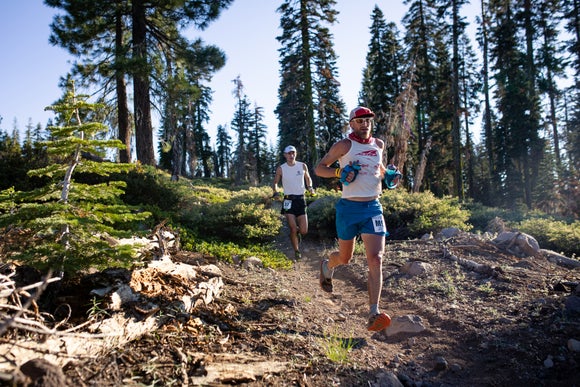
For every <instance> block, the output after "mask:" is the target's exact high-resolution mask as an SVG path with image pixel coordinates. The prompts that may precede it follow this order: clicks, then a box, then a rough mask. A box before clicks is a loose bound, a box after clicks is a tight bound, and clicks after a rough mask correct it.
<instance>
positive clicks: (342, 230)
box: [335, 199, 389, 240]
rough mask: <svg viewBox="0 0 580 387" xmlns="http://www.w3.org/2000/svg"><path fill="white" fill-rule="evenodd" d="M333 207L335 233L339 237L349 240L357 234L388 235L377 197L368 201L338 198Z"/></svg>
mask: <svg viewBox="0 0 580 387" xmlns="http://www.w3.org/2000/svg"><path fill="white" fill-rule="evenodd" d="M335 208H336V233H337V234H338V237H339V238H340V239H342V240H350V239H353V238H355V237H356V236H357V235H359V234H374V235H381V236H388V235H389V233H388V232H387V227H386V226H385V218H384V217H383V207H382V206H381V203H380V202H379V199H375V200H371V201H369V202H355V201H352V200H348V199H340V200H339V201H338V202H337V203H336V206H335Z"/></svg>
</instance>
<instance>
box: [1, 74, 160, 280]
mask: <svg viewBox="0 0 580 387" xmlns="http://www.w3.org/2000/svg"><path fill="white" fill-rule="evenodd" d="M86 101H87V96H83V95H76V94H75V90H74V85H72V84H69V87H68V89H67V91H66V93H65V95H64V97H63V99H62V101H61V102H60V103H57V104H55V105H52V106H49V107H48V108H47V109H48V110H52V111H54V112H55V113H56V114H57V115H58V118H59V122H62V123H63V125H62V126H51V127H49V128H48V130H49V131H50V139H49V140H47V141H45V142H44V146H45V147H46V149H47V151H48V153H49V154H50V155H51V159H52V160H54V161H53V163H52V164H49V165H47V166H46V167H43V168H38V169H34V170H30V171H29V172H28V174H29V175H30V176H42V177H45V178H47V179H48V183H47V184H46V185H45V186H43V187H40V188H38V189H34V190H32V191H17V190H15V189H14V188H9V189H7V190H3V191H2V192H1V193H0V226H2V227H5V226H8V225H10V226H14V227H21V228H22V229H23V230H25V231H26V232H27V233H28V234H29V235H30V238H29V242H28V244H27V246H25V248H24V249H22V253H20V254H19V255H18V259H19V260H21V261H23V262H26V263H27V264H30V265H32V266H35V267H37V268H39V269H52V270H53V271H57V272H64V273H74V272H76V271H78V270H84V269H87V268H90V267H95V268H104V267H111V266H116V265H119V266H128V265H130V264H131V263H132V259H133V256H132V251H131V249H132V248H131V247H121V246H112V245H110V244H109V243H108V242H107V241H106V238H107V236H113V237H115V236H127V233H126V232H124V231H123V230H126V229H127V226H128V225H130V224H131V223H132V222H140V221H143V220H145V219H147V218H148V217H149V216H150V214H149V213H148V212H139V211H136V208H132V207H130V206H127V205H125V204H124V203H123V202H122V201H121V199H120V197H121V195H122V194H123V192H124V191H123V189H124V187H125V183H124V182H122V181H112V180H110V179H109V177H110V176H111V175H112V174H118V173H122V172H127V171H129V170H131V169H133V168H135V167H134V166H133V165H131V164H120V163H113V162H107V161H103V162H98V161H93V159H95V156H100V157H103V156H105V154H106V151H107V150H108V149H112V148H120V147H122V146H124V145H123V144H122V143H121V142H120V141H119V140H100V139H98V138H99V135H100V134H101V133H103V132H106V126H105V125H103V124H102V123H99V122H96V121H90V119H91V118H94V117H96V116H95V112H96V111H97V110H98V109H99V108H102V107H100V106H98V105H96V104H89V103H87V102H86ZM86 156H90V157H89V158H87V157H86ZM91 176H92V178H91ZM75 177H79V179H75ZM91 179H94V180H97V181H98V182H97V183H93V184H91V183H89V182H88V181H90V180H91ZM19 247H22V246H19Z"/></svg>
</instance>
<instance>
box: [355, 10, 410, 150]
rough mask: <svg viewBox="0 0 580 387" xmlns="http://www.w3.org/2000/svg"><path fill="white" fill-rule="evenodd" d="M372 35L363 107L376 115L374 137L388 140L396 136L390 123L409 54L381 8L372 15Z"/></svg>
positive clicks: (363, 85)
mask: <svg viewBox="0 0 580 387" xmlns="http://www.w3.org/2000/svg"><path fill="white" fill-rule="evenodd" d="M370 34H371V41H370V43H369V48H368V52H367V56H366V66H365V68H364V69H363V80H362V88H361V91H360V93H359V103H360V104H361V105H363V106H368V107H369V108H370V109H371V110H372V111H373V112H375V114H376V116H375V129H374V134H375V136H377V137H379V138H383V139H384V138H385V137H386V136H392V133H390V132H388V127H387V122H389V120H390V118H389V114H390V113H391V111H392V110H393V106H394V104H395V100H396V99H397V97H398V96H399V93H400V92H401V91H402V84H403V82H404V80H403V79H402V74H403V72H404V66H405V63H404V59H405V52H404V49H403V47H402V46H401V44H400V42H399V31H398V30H397V26H396V24H395V23H389V24H387V23H386V21H385V16H384V14H383V12H382V11H381V9H380V8H379V7H378V6H375V8H374V9H373V11H372V14H371V27H370ZM395 114H396V113H395Z"/></svg>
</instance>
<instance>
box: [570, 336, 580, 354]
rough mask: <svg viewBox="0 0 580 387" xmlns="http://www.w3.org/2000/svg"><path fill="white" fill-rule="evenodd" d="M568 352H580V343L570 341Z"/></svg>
mask: <svg viewBox="0 0 580 387" xmlns="http://www.w3.org/2000/svg"><path fill="white" fill-rule="evenodd" d="M568 350H570V351H571V352H580V341H578V340H576V339H569V340H568Z"/></svg>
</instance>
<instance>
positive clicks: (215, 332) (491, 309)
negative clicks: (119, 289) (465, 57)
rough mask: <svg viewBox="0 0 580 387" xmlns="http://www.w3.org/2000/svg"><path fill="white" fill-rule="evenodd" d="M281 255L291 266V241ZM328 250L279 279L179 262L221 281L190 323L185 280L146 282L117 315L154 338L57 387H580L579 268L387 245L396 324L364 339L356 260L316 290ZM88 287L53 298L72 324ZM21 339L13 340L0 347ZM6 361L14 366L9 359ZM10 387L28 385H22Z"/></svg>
mask: <svg viewBox="0 0 580 387" xmlns="http://www.w3.org/2000/svg"><path fill="white" fill-rule="evenodd" d="M277 244H278V247H279V248H280V249H282V250H283V251H285V252H286V253H287V254H288V256H289V257H290V256H293V254H290V253H291V251H290V250H289V248H288V247H289V241H288V240H287V238H286V237H284V236H282V237H281V238H280V239H279V240H278V241H277ZM333 245H334V243H333V241H320V240H317V239H316V238H315V237H311V236H308V237H307V238H306V239H305V240H304V241H303V242H302V250H303V258H302V259H301V260H299V261H297V262H295V264H294V265H293V268H292V269H291V270H288V271H274V270H271V269H264V268H260V267H259V266H253V265H247V266H244V267H242V266H241V265H230V264H225V263H221V262H216V261H215V260H213V259H212V258H211V257H202V256H200V255H198V254H193V253H188V252H178V253H175V254H173V255H172V257H171V259H172V261H174V262H176V263H177V262H179V263H184V264H189V265H192V266H193V267H194V268H197V271H198V274H197V278H196V281H208V283H209V282H212V279H216V278H219V279H220V281H219V282H217V283H218V284H219V287H220V289H219V291H215V292H214V293H212V294H213V295H214V297H213V298H211V299H207V300H206V301H208V304H207V305H206V304H205V303H204V302H197V303H195V305H194V306H193V307H192V308H191V309H190V310H188V311H187V312H185V311H184V310H183V309H180V308H177V307H176V306H175V300H176V299H177V298H178V296H182V295H183V294H191V289H192V287H196V286H197V288H199V287H200V286H199V285H195V284H193V283H192V280H187V281H185V280H182V279H180V277H176V276H168V275H163V276H161V275H157V276H151V277H150V278H148V279H145V278H143V277H141V279H140V281H141V285H139V286H141V289H140V291H141V293H147V292H149V293H148V294H149V297H148V302H149V303H148V305H143V304H139V305H136V304H135V303H125V304H123V306H122V308H121V309H120V310H117V312H115V313H116V314H123V315H124V316H125V317H127V318H130V319H136V320H139V321H142V322H144V321H155V325H154V326H152V327H151V328H150V329H148V330H146V331H144V333H143V334H140V335H136V337H133V338H131V339H130V340H128V341H127V342H125V343H123V344H122V345H117V346H110V347H107V349H106V350H103V349H101V350H100V351H99V353H98V354H95V356H87V357H83V358H71V359H67V360H66V362H64V363H63V364H64V365H63V366H62V367H60V366H59V367H56V369H55V370H53V371H54V372H53V373H54V374H55V375H56V376H55V375H53V376H54V377H53V380H57V381H59V382H60V383H61V385H62V383H66V384H67V385H69V386H170V385H176V386H187V385H206V386H221V385H245V386H330V385H336V386H401V385H402V386H580V366H579V364H580V352H578V350H579V349H578V348H577V345H578V342H577V341H576V340H580V317H579V315H578V313H577V311H578V309H577V304H575V303H576V302H578V299H579V298H578V297H579V296H580V293H578V292H579V291H580V289H579V287H577V284H578V282H579V281H580V270H579V269H571V268H567V267H564V266H562V265H558V264H554V263H552V262H550V261H549V260H548V259H546V257H545V256H544V255H542V254H538V255H536V256H534V257H527V258H520V257H517V256H515V255H513V254H511V253H507V252H506V251H504V250H502V249H500V248H498V247H497V246H496V245H494V244H493V243H492V242H491V241H489V240H486V239H484V238H482V237H477V236H475V235H473V234H466V233H465V234H460V235H457V236H455V237H452V238H448V239H444V240H435V239H431V240H426V241H422V240H412V241H397V242H389V243H388V244H387V248H386V250H387V251H386V256H385V262H384V269H383V270H384V290H383V293H382V300H381V303H382V305H381V306H382V309H383V310H384V311H385V312H387V313H388V314H389V315H390V316H391V318H392V319H393V325H392V326H391V328H389V329H387V330H386V331H383V332H378V333H373V332H368V331H367V330H366V327H365V323H366V318H367V309H368V306H367V292H366V275H367V272H366V262H365V259H364V256H363V255H361V254H358V253H357V255H356V256H355V258H354V259H353V261H352V262H351V264H350V265H348V266H342V267H340V268H338V269H337V270H336V273H335V284H334V287H335V292H334V293H333V294H327V293H324V292H323V291H322V290H320V288H319V286H318V270H319V262H320V260H321V259H322V258H323V257H325V256H326V255H327V254H328V252H329V251H330V249H332V248H333V247H334V246H333ZM410 263H414V264H413V265H410ZM207 265H210V266H207ZM211 265H214V266H211ZM216 266H217V267H218V268H219V271H217V270H215V267H216ZM209 267H211V268H212V270H209V269H208V268H209ZM415 270H416V271H415ZM105 277H106V276H105ZM130 277H131V273H125V275H124V276H123V275H122V276H118V277H116V279H115V281H113V282H115V283H119V282H120V281H123V278H125V279H126V280H127V281H128V280H129V278H130ZM99 278H100V280H99V281H103V276H101V277H99ZM97 282H98V281H97ZM134 282H135V279H133V285H134ZM144 283H147V285H143V284H144ZM204 283H205V282H204ZM213 283H214V284H216V282H213ZM70 285H73V286H70ZM89 285H90V286H89ZM95 286H96V282H95V280H94V277H93V280H91V281H84V282H83V281H81V283H77V284H66V286H63V287H62V290H61V291H62V294H59V295H58V297H56V298H55V299H59V300H61V301H62V300H67V301H68V302H69V303H70V304H71V305H77V306H78V308H81V309H82V306H83V305H84V306H85V307H84V311H85V313H79V314H77V315H76V316H75V315H74V313H73V314H72V316H71V317H70V319H69V321H68V323H67V324H69V325H73V324H74V325H77V326H78V325H80V324H83V322H84V321H86V320H87V319H89V316H88V315H87V313H86V311H87V308H88V307H87V305H91V296H90V295H89V290H91V289H90V287H93V288H94V287H95ZM216 286H217V285H216ZM188 292H189V293H188ZM574 292H576V293H574ZM210 293H211V292H210ZM92 297H93V298H92V299H93V300H94V295H93V296H92ZM101 307H102V309H101V308H95V307H94V304H93V308H92V309H90V310H91V311H92V313H91V316H90V319H92V320H93V322H94V321H98V319H99V318H102V319H106V318H110V317H111V315H112V314H113V312H112V311H111V310H107V308H106V307H105V305H102V306H101ZM74 308H75V307H74V306H73V310H74ZM55 319H56V317H55ZM80 331H82V329H81V330H77V331H76V332H77V333H78V332H80ZM91 333H93V334H94V331H91ZM28 335H29V336H30V335H32V333H30V332H29V333H28ZM40 336H43V335H37V336H36V338H37V339H38V338H39V337H40ZM17 339H18V334H17V333H16V332H14V331H11V330H9V331H8V332H7V333H5V334H4V337H3V341H4V343H6V342H12V343H13V344H14V343H15V341H17ZM5 352H6V351H5ZM2 356H3V357H4V359H8V360H11V361H12V362H13V363H17V361H16V360H15V359H10V356H11V354H10V353H4V354H2ZM38 358H44V359H47V357H46V356H44V357H43V356H42V354H39V356H38ZM29 365H30V363H29ZM41 368H42V367H41ZM21 369H22V367H21ZM24 371H25V370H23V373H25V374H26V373H27V372H24ZM39 372H40V371H39ZM28 374H30V372H28ZM32 379H34V377H32ZM5 380H8V378H7V377H6V378H5ZM13 380H15V379H13ZM18 380H20V382H18V383H19V384H20V385H25V384H26V379H25V378H24V377H23V376H22V375H21V377H20V379H18ZM28 380H29V381H30V378H29V379H28ZM46 380H48V378H46ZM45 385H49V384H45Z"/></svg>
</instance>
